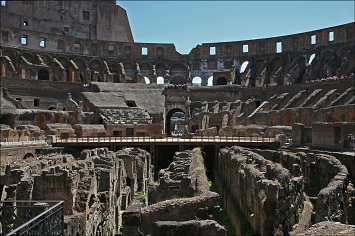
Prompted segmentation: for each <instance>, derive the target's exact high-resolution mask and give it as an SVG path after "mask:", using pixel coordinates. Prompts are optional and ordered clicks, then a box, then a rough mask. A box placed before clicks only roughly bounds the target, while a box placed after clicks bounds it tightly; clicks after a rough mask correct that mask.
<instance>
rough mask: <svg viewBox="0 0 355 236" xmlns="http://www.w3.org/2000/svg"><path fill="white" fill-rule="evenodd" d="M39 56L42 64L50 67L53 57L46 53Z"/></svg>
mask: <svg viewBox="0 0 355 236" xmlns="http://www.w3.org/2000/svg"><path fill="white" fill-rule="evenodd" d="M39 56H40V57H41V58H42V60H43V62H44V64H46V65H47V66H50V65H51V64H52V60H53V57H52V56H51V55H49V54H47V53H41V54H40V55H39Z"/></svg>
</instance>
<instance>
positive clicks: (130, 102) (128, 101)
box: [126, 100, 137, 107]
mask: <svg viewBox="0 0 355 236" xmlns="http://www.w3.org/2000/svg"><path fill="white" fill-rule="evenodd" d="M126 105H127V106H128V107H137V104H136V102H135V101H133V100H126Z"/></svg>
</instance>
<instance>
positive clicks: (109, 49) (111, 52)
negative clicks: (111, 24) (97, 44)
mask: <svg viewBox="0 0 355 236" xmlns="http://www.w3.org/2000/svg"><path fill="white" fill-rule="evenodd" d="M114 49H115V48H114V46H113V45H109V46H108V54H109V55H113V53H114Z"/></svg>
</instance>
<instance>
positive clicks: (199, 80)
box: [192, 76, 202, 86]
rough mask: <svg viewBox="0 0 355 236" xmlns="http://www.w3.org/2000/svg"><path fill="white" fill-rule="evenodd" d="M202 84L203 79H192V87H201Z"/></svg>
mask: <svg viewBox="0 0 355 236" xmlns="http://www.w3.org/2000/svg"><path fill="white" fill-rule="evenodd" d="M201 83H202V80H201V77H198V76H197V77H195V78H193V79H192V85H195V86H201Z"/></svg>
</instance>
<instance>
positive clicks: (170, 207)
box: [122, 148, 226, 235]
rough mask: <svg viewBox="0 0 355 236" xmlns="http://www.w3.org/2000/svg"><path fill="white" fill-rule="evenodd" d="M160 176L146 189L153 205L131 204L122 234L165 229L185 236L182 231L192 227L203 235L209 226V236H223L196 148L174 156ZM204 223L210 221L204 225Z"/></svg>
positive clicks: (219, 219) (215, 205) (224, 232)
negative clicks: (197, 220)
mask: <svg viewBox="0 0 355 236" xmlns="http://www.w3.org/2000/svg"><path fill="white" fill-rule="evenodd" d="M160 176H161V177H160V181H159V182H160V184H159V185H158V186H150V190H149V196H148V201H149V202H150V201H152V202H153V203H154V204H150V205H148V206H146V207H134V206H133V205H132V207H130V208H129V209H127V211H125V212H124V213H123V216H122V218H123V231H122V232H123V235H132V234H137V233H138V232H139V231H140V232H142V233H143V235H148V234H152V233H153V234H157V233H158V232H160V233H161V232H165V231H166V230H167V229H168V228H169V229H170V230H174V233H175V234H176V235H184V234H185V233H186V232H185V231H184V230H187V228H189V227H191V226H189V225H190V224H193V225H195V227H196V228H195V231H197V232H206V231H205V230H206V227H207V228H208V227H211V228H210V234H212V235H225V234H226V231H225V229H224V228H223V227H222V226H221V225H220V223H221V215H220V213H221V209H220V207H219V206H218V199H219V195H218V194H217V193H214V192H211V191H209V187H208V180H207V176H206V172H205V167H204V164H203V156H202V153H201V150H200V149H199V148H196V149H193V150H192V151H184V152H180V153H177V154H176V156H175V157H174V161H173V162H172V163H171V164H170V166H169V167H168V168H166V169H164V170H162V171H161V172H160ZM177 188H178V190H177ZM196 219H199V222H198V223H196V222H195V223H193V222H191V220H196ZM204 220H211V221H210V223H208V224H206V222H204ZM216 221H217V222H218V223H217V222H216ZM211 222H213V224H211ZM208 225H209V226H208ZM157 227H158V228H157ZM184 232H185V233H184Z"/></svg>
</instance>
